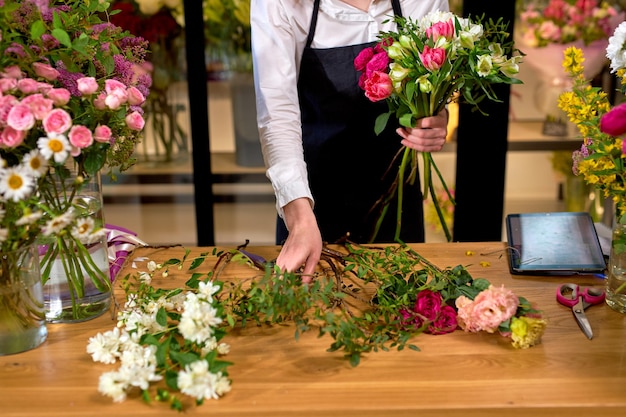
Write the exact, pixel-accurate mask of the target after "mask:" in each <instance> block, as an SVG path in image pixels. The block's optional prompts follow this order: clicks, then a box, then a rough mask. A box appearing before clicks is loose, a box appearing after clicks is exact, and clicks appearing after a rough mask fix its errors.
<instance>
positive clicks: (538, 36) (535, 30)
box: [519, 0, 618, 47]
mask: <svg viewBox="0 0 626 417" xmlns="http://www.w3.org/2000/svg"><path fill="white" fill-rule="evenodd" d="M542 3H545V2H537V1H531V2H530V4H528V5H527V6H526V7H525V9H524V10H523V11H522V12H521V13H520V15H519V19H520V24H521V27H520V29H521V34H522V39H523V41H524V44H526V45H527V46H530V47H543V46H546V45H549V44H552V43H557V44H566V43H570V42H574V41H577V40H581V41H582V42H583V44H584V45H585V46H587V45H589V44H591V43H592V42H594V41H597V40H603V39H607V38H608V37H609V36H610V35H611V33H612V31H613V28H614V25H613V24H612V20H613V19H614V17H615V16H616V15H617V14H618V11H617V10H616V9H615V8H614V7H613V6H611V5H610V4H609V3H608V2H606V1H602V2H599V1H597V0H550V1H548V3H547V4H545V5H544V4H542Z"/></svg>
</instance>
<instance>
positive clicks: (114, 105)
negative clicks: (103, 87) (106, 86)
mask: <svg viewBox="0 0 626 417" xmlns="http://www.w3.org/2000/svg"><path fill="white" fill-rule="evenodd" d="M126 101H128V95H127V94H126V90H120V89H117V90H113V91H111V92H110V93H107V96H106V98H105V99H104V104H106V106H107V107H108V108H110V109H111V110H117V109H119V108H120V107H121V105H122V104H124V103H126Z"/></svg>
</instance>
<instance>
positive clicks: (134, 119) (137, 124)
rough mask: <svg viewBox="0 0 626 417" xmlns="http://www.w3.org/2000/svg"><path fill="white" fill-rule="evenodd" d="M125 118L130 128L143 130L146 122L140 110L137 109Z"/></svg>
mask: <svg viewBox="0 0 626 417" xmlns="http://www.w3.org/2000/svg"><path fill="white" fill-rule="evenodd" d="M125 120H126V126H128V128H129V129H132V130H141V129H143V127H144V125H145V124H146V122H145V120H144V119H143V117H142V116H141V114H139V112H136V111H134V112H132V113H130V114H128V115H126V119H125Z"/></svg>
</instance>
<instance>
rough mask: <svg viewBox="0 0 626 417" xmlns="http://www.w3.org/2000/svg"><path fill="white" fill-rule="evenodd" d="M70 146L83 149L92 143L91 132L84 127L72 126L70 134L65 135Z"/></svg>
mask: <svg viewBox="0 0 626 417" xmlns="http://www.w3.org/2000/svg"><path fill="white" fill-rule="evenodd" d="M67 137H68V139H69V141H70V143H71V144H72V146H75V147H77V148H79V149H85V148H86V147H88V146H90V145H91V144H92V143H93V136H92V134H91V130H89V129H87V128H86V127H85V126H81V125H74V126H72V128H71V129H70V133H69V134H68V135H67Z"/></svg>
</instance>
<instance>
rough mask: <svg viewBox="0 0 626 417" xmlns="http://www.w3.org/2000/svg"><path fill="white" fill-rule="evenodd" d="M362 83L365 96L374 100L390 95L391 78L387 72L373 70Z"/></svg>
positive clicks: (391, 87)
mask: <svg viewBox="0 0 626 417" xmlns="http://www.w3.org/2000/svg"><path fill="white" fill-rule="evenodd" d="M363 84H364V85H363V87H364V88H363V89H364V90H365V97H367V98H368V99H370V101H374V102H376V101H380V100H384V99H386V98H387V97H389V96H391V93H392V91H393V85H392V83H391V78H389V75H388V74H386V73H384V72H380V71H376V72H374V73H373V74H372V76H371V77H369V78H367V79H366V80H365V81H364V83H363Z"/></svg>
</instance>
